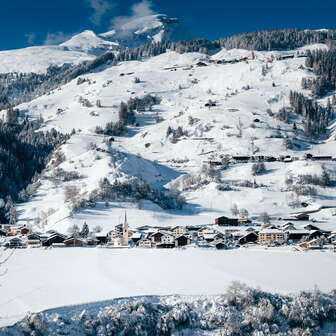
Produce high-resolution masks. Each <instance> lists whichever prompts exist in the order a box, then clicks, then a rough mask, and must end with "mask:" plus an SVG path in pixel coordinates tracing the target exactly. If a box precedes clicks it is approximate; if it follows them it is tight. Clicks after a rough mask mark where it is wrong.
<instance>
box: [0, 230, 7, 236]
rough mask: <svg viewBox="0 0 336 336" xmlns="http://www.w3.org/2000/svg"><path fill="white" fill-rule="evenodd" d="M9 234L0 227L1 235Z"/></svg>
mask: <svg viewBox="0 0 336 336" xmlns="http://www.w3.org/2000/svg"><path fill="white" fill-rule="evenodd" d="M6 236H7V231H5V230H3V229H0V237H6Z"/></svg>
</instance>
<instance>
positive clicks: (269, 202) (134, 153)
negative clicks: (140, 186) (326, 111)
mask: <svg viewBox="0 0 336 336" xmlns="http://www.w3.org/2000/svg"><path fill="white" fill-rule="evenodd" d="M312 47H313V48H314V47H316V46H312ZM225 52H226V51H222V52H221V53H222V54H221V55H223V54H225ZM293 52H294V51H293ZM245 54H246V55H248V54H251V53H250V52H245ZM245 54H244V53H242V51H237V55H236V58H240V57H241V56H242V55H245ZM255 54H256V59H255V60H249V61H248V62H240V63H237V64H226V65H221V64H209V66H207V67H195V64H196V63H197V62H198V61H207V56H204V55H203V54H198V53H189V54H182V55H181V54H177V53H175V52H167V53H165V54H163V55H160V56H157V57H154V58H151V59H148V60H145V61H143V62H139V61H134V62H124V63H121V64H119V65H118V66H112V67H107V68H105V69H103V70H101V71H98V72H95V73H92V74H88V75H86V76H85V78H88V79H90V81H91V82H85V83H84V84H81V85H77V80H74V81H72V82H70V83H69V84H67V85H65V86H63V87H62V88H60V89H58V90H55V91H54V92H51V94H49V95H46V96H42V97H40V98H37V99H35V100H33V101H32V102H30V103H25V104H23V105H21V106H19V108H20V109H21V110H22V111H24V113H26V114H27V115H30V116H33V117H38V116H39V115H42V116H43V118H44V119H45V121H46V126H45V127H46V128H51V127H55V128H56V129H58V130H60V131H62V132H70V131H71V130H72V129H73V128H75V129H76V130H77V134H76V135H75V136H73V137H72V138H71V139H70V140H69V142H68V143H67V144H66V145H64V146H63V147H62V148H61V149H60V150H61V151H63V152H64V154H65V156H66V161H65V162H64V163H62V165H61V166H60V167H61V168H63V169H65V170H68V171H77V172H78V173H79V175H80V176H81V179H80V181H79V183H77V182H76V181H75V182H72V181H70V182H65V183H59V182H58V183H56V184H55V183H54V184H53V183H52V181H51V179H50V177H48V176H52V174H53V170H54V168H53V167H51V166H50V169H49V171H48V172H46V176H45V178H43V179H42V180H41V182H42V185H41V187H40V189H39V190H38V192H37V194H36V197H34V198H33V199H32V201H30V202H28V203H26V204H23V205H20V207H19V210H20V214H21V217H20V219H21V221H22V222H23V223H25V222H27V221H28V222H29V223H30V224H32V223H34V219H36V218H37V217H40V216H41V211H42V209H43V211H44V212H46V211H47V210H48V209H52V211H51V212H52V213H53V214H52V215H51V216H50V217H49V218H48V220H47V222H46V223H45V225H44V229H50V228H52V229H56V230H60V231H63V232H66V230H67V228H68V227H69V225H70V224H71V223H77V224H79V225H81V224H82V223H83V222H84V221H87V222H88V224H89V226H91V227H93V226H95V225H97V224H99V225H101V226H102V227H103V228H104V230H105V229H106V230H109V229H111V228H112V226H113V225H115V224H118V223H119V220H120V216H121V214H122V213H123V210H122V209H124V208H128V214H129V221H130V224H131V226H133V227H136V226H140V225H144V224H146V225H147V224H151V225H176V224H181V225H189V224H207V223H212V222H213V219H214V218H215V217H217V216H219V215H223V214H224V215H229V214H230V207H231V206H232V204H234V203H237V204H238V206H239V207H240V208H246V209H248V211H249V213H250V215H252V216H258V215H259V214H260V213H261V212H262V211H267V212H268V213H270V214H271V215H272V216H275V217H278V216H284V215H286V214H290V213H292V212H293V211H295V209H293V208H290V207H289V203H290V202H292V201H294V200H295V199H293V195H292V193H290V192H284V191H285V189H284V182H285V179H286V177H288V176H289V175H294V176H297V175H298V174H299V173H300V172H302V171H307V172H313V173H316V172H318V171H320V168H321V163H319V162H315V163H312V162H304V161H295V162H292V163H287V164H285V163H282V162H274V163H266V169H267V171H266V173H265V174H263V175H261V176H256V177H254V176H252V173H251V165H252V164H240V165H239V164H237V165H233V166H230V167H229V168H228V169H226V170H223V171H221V172H220V174H221V178H222V180H223V181H226V182H227V183H233V184H235V185H237V187H235V188H233V190H231V191H225V192H224V191H220V190H218V188H217V187H218V185H217V183H215V182H212V183H209V184H207V185H204V186H202V187H199V188H194V189H193V190H185V189H184V188H183V185H181V183H179V182H176V181H179V180H177V179H181V176H182V175H185V174H193V175H195V176H198V174H200V168H201V166H202V164H203V163H204V162H206V161H209V160H218V158H219V157H220V155H225V154H231V155H250V154H251V152H252V149H253V150H254V153H255V154H256V155H275V156H279V155H284V154H289V155H292V156H297V157H303V155H304V154H305V153H307V152H310V153H316V154H318V153H323V154H325V155H334V149H333V147H334V140H330V141H329V142H326V143H321V144H314V143H311V142H309V141H308V140H307V139H306V138H305V137H304V136H303V135H302V133H298V134H296V136H295V137H296V140H295V143H296V147H294V148H293V149H292V150H289V149H288V150H287V149H286V146H285V144H284V137H287V136H293V129H292V125H291V124H285V123H283V122H281V121H279V120H277V119H275V118H274V117H271V116H270V115H269V114H268V113H266V111H267V109H271V110H272V111H273V112H277V111H278V109H279V108H281V107H283V106H288V104H289V102H288V96H289V92H290V90H298V91H301V79H302V78H303V77H307V76H311V73H309V72H308V71H307V70H306V69H304V67H303V65H304V58H294V59H289V60H284V61H274V62H273V63H272V64H269V65H268V70H267V74H266V75H265V76H263V75H262V67H263V66H264V65H265V60H266V59H267V58H269V57H270V56H271V55H272V52H263V53H255ZM231 55H232V56H234V52H233V51H232V52H231ZM221 57H222V56H221ZM244 57H245V56H244ZM191 65H192V66H193V68H191V67H190V66H191ZM171 67H176V68H173V69H170V68H171ZM175 69H176V70H175ZM120 74H129V75H123V76H120ZM135 77H139V78H140V83H135V81H134V78H135ZM273 83H274V84H275V85H274V86H273V85H272V84H273ZM247 87H249V89H246V88H247ZM304 93H305V94H307V95H308V94H309V92H308V91H306V92H304ZM146 94H153V95H156V96H158V97H160V98H161V103H160V104H159V105H155V106H154V107H153V110H152V111H146V112H143V113H138V114H137V121H138V123H139V126H138V127H131V128H130V131H129V134H127V135H126V136H125V137H119V138H118V137H117V138H116V141H115V142H114V143H113V144H112V147H111V148H108V147H106V144H105V143H104V137H103V136H100V135H96V134H94V128H95V127H96V126H97V125H100V126H104V125H105V124H106V123H107V122H109V121H117V110H118V106H119V104H120V102H121V101H126V100H127V99H129V98H130V97H143V96H144V95H146ZM80 96H82V97H84V98H86V99H88V100H89V101H90V102H91V103H92V104H93V106H94V107H89V108H88V107H83V106H82V105H81V104H80V103H79V97H80ZM98 99H99V100H100V101H101V104H102V107H100V108H97V107H96V106H95V102H96V100H98ZM209 99H211V100H214V101H216V102H217V106H216V107H213V108H212V109H211V110H209V109H208V108H206V107H205V106H204V105H205V103H206V102H207V101H208V100H209ZM59 108H61V109H62V110H63V112H62V113H57V110H58V109H59ZM92 112H94V113H92ZM158 117H160V119H161V120H160V122H159V123H157V122H156V119H157V118H158ZM191 118H192V119H191ZM255 119H259V122H254V120H255ZM191 120H192V122H191ZM239 123H241V125H242V136H241V137H239V131H238V125H239ZM296 124H297V125H298V127H299V128H300V127H301V121H300V119H299V118H298V119H297V120H296ZM169 126H170V127H171V128H173V129H177V127H178V126H181V127H182V128H183V130H184V131H185V135H184V136H182V137H181V138H180V139H179V140H178V141H177V142H176V143H172V141H171V137H167V136H166V133H167V128H168V127H169ZM252 139H253V141H254V145H253V147H252V145H251V140H252ZM90 143H95V144H96V146H97V147H98V148H100V150H99V152H97V150H94V149H88V147H89V146H88V145H89V144H90ZM102 150H103V151H102ZM125 160H126V161H125ZM123 162H124V163H123ZM125 162H126V164H125ZM326 166H327V168H328V170H329V171H330V172H331V174H332V175H334V174H335V168H336V167H335V164H334V163H332V162H330V163H327V164H326ZM104 177H107V178H108V179H109V180H110V181H111V182H113V181H114V180H116V179H117V180H120V181H131V180H134V179H136V180H141V181H145V182H146V183H148V184H150V185H152V186H153V187H155V188H162V187H163V186H166V187H171V186H172V185H175V186H176V185H177V186H178V188H180V190H181V191H182V192H183V195H184V196H185V197H186V199H187V205H186V206H185V208H184V210H182V211H178V210H174V211H165V210H163V209H161V208H160V207H158V206H157V205H155V204H153V203H151V202H150V201H143V202H141V204H137V205H135V204H129V203H123V202H119V203H110V205H109V206H105V205H103V204H98V205H97V207H96V208H94V209H85V210H83V211H80V212H79V213H76V214H73V215H72V216H70V211H69V208H68V206H67V205H66V204H65V203H64V188H65V186H66V185H71V184H74V183H75V184H76V185H78V186H79V187H80V189H81V195H82V197H83V198H86V197H88V195H89V193H90V192H91V191H92V190H94V189H95V188H97V186H98V182H99V180H100V179H101V178H104ZM254 179H255V180H256V183H257V184H258V185H260V187H259V188H256V189H251V188H246V187H243V186H240V187H239V186H238V185H239V184H240V183H241V182H243V181H245V180H249V181H253V180H254ZM317 191H318V195H317V196H316V197H315V198H314V197H313V198H307V197H302V198H301V200H308V201H309V202H312V203H313V204H316V206H317V207H319V206H321V205H325V206H335V205H336V199H335V197H334V190H333V189H332V188H320V187H318V188H317ZM325 211H326V213H327V215H324V216H323V218H321V217H320V218H319V219H320V221H321V223H320V224H319V225H320V226H324V227H326V228H327V227H328V228H330V229H333V228H334V224H333V223H332V221H331V213H332V211H331V210H325ZM316 216H317V217H318V215H316Z"/></svg>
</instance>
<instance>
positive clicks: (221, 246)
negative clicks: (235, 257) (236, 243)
mask: <svg viewBox="0 0 336 336" xmlns="http://www.w3.org/2000/svg"><path fill="white" fill-rule="evenodd" d="M214 246H215V248H216V249H217V250H224V249H226V248H227V245H226V244H225V243H223V242H222V241H218V242H216V243H215V244H214Z"/></svg>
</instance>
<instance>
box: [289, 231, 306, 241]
mask: <svg viewBox="0 0 336 336" xmlns="http://www.w3.org/2000/svg"><path fill="white" fill-rule="evenodd" d="M284 231H285V233H286V235H287V239H288V240H293V241H299V240H302V239H305V238H308V237H309V235H310V234H309V231H308V230H293V229H289V230H284Z"/></svg>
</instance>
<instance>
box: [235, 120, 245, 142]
mask: <svg viewBox="0 0 336 336" xmlns="http://www.w3.org/2000/svg"><path fill="white" fill-rule="evenodd" d="M243 126H244V125H243V123H242V121H241V120H240V118H239V119H238V124H237V130H238V138H241V137H242V135H243Z"/></svg>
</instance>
